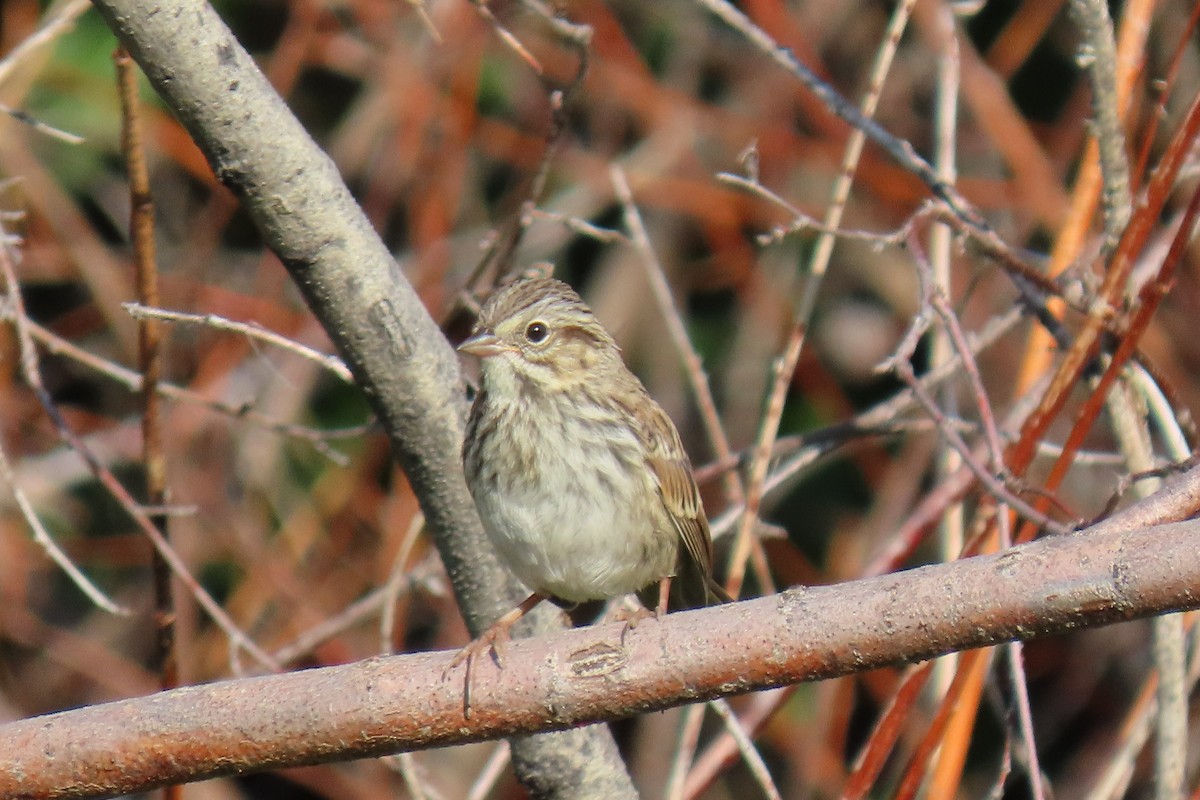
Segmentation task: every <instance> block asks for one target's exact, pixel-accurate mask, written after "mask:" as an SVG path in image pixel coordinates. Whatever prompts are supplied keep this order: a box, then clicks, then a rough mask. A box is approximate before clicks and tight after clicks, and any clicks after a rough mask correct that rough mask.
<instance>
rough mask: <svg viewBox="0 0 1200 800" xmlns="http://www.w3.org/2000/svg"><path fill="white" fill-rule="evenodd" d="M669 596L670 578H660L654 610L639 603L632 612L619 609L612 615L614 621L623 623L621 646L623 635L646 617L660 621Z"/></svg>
mask: <svg viewBox="0 0 1200 800" xmlns="http://www.w3.org/2000/svg"><path fill="white" fill-rule="evenodd" d="M670 596H671V576H670V575H668V576H667V577H665V578H660V579H659V581H658V605H656V606H655V607H654V610H653V611H651V610H650V609H648V608H646V606H644V605H642V604H641V603H640V602H639V603H638V607H637V608H636V609H634V610H633V611H626V610H625V609H620V610H618V611H617V613H616V614H615V615H614V618H615V620H617V621H622V620H623V621H624V622H625V627H624V628H623V629H622V630H621V644H624V643H625V634H627V633H629V632H630V631H631V630H633V629H634V628H636V627H637V625H638V623H639V622H641V621H642V620H644V619H646V618H647V617H654V619H656V620H661V619H662V618H663V615H664V614H666V613H667V600H668V598H669V597H670Z"/></svg>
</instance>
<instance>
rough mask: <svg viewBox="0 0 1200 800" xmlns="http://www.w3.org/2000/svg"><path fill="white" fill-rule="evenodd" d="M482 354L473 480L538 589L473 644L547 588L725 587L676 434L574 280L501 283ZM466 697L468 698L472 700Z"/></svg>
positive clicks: (474, 646) (487, 519)
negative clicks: (675, 582)
mask: <svg viewBox="0 0 1200 800" xmlns="http://www.w3.org/2000/svg"><path fill="white" fill-rule="evenodd" d="M458 349H459V350H460V351H462V352H464V353H470V354H471V355H475V356H479V357H480V358H481V359H482V360H483V363H482V380H481V386H480V389H479V393H478V395H477V396H476V398H475V404H474V406H473V407H472V409H471V416H470V420H469V422H468V424H467V435H466V441H465V443H464V446H463V465H464V469H465V471H466V478H467V485H468V486H469V488H470V490H471V494H472V496H473V497H474V498H475V505H476V507H477V508H478V509H479V515H480V517H481V518H482V520H483V525H484V528H485V530H486V531H487V533H488V536H489V538H490V539H491V541H492V544H493V545H494V546H495V548H496V550H497V552H499V554H500V556H501V557H502V559H503V560H504V562H505V563H506V564H507V565H508V566H509V567H510V568H511V569H512V571H513V572H514V573H515V574H516V575H517V577H518V578H520V579H521V581H522V582H523V583H525V585H526V586H528V587H529V588H530V589H531V590H532V591H533V594H531V595H530V596H529V598H528V599H526V600H525V602H523V603H522V604H521V605H520V606H518V607H517V608H515V609H513V610H512V611H511V612H509V613H508V614H506V615H504V616H503V617H501V618H500V620H498V621H497V622H496V623H495V624H494V625H493V626H492V627H491V628H490V629H488V631H486V632H485V633H484V634H483V635H481V636H480V637H479V638H478V639H476V640H475V641H474V642H472V643H471V644H469V645H468V646H467V647H465V648H464V649H463V650H462V651H460V653H459V654H458V656H456V658H455V659H454V661H453V662H452V664H451V666H454V665H457V664H460V663H462V662H463V661H464V660H468V666H467V669H468V675H467V685H468V688H469V686H470V674H469V672H470V660H469V659H473V657H474V656H475V655H476V654H477V653H478V652H481V651H483V650H485V649H486V648H487V647H488V646H489V645H491V646H492V647H493V649H494V652H495V653H496V656H497V659H498V660H499V658H500V657H501V655H502V654H501V652H500V650H499V648H501V647H502V646H503V642H504V640H505V639H507V636H508V629H509V628H510V627H511V626H512V625H513V623H515V622H516V621H517V620H518V619H520V618H521V617H522V616H523V615H524V614H525V613H526V612H528V611H529V610H530V609H531V608H533V607H534V606H535V605H537V604H538V603H539V602H541V601H542V600H544V599H546V598H548V597H553V598H557V599H559V600H561V601H567V602H569V603H579V602H584V601H588V600H606V599H609V598H612V597H618V596H620V595H625V594H629V593H632V592H639V591H641V590H644V589H647V588H648V587H650V586H651V585H652V584H655V583H658V584H659V593H658V604H657V606H656V615H657V614H662V613H664V612H665V611H666V603H667V596H668V587H669V586H670V581H671V578H672V577H676V576H678V582H679V583H680V584H682V585H681V586H680V587H679V588H680V589H681V590H682V591H681V592H679V594H680V595H681V597H682V605H684V606H687V607H695V606H701V605H706V604H708V603H710V602H714V601H727V600H729V599H730V598H729V596H728V595H727V594H726V593H725V592H724V590H723V589H722V588H721V587H720V586H719V585H718V584H717V583H716V581H714V580H713V577H712V561H713V552H712V538H711V535H710V533H709V529H708V520H707V518H706V517H705V515H704V508H703V507H702V506H701V503H700V493H699V492H698V491H697V489H696V481H695V479H694V477H693V476H692V468H691V463H690V462H689V461H688V457H687V454H686V453H685V452H684V450H683V445H682V444H681V442H680V440H679V433H678V431H676V429H675V425H674V424H673V423H672V422H671V420H670V418H669V417H668V416H667V414H666V412H664V411H663V410H662V408H660V407H659V405H658V404H657V403H655V402H654V400H653V399H651V397H650V395H649V394H648V393H647V392H646V389H645V387H644V386H642V383H641V381H639V380H638V379H637V377H635V376H634V374H633V373H632V372H630V371H629V369H628V368H627V367H626V366H625V363H624V362H623V361H622V360H621V352H620V349H619V348H618V347H617V344H616V342H614V341H613V338H612V337H611V336H610V335H609V334H608V332H607V331H606V330H604V328H603V327H601V325H600V323H599V322H598V321H597V320H596V317H595V315H594V314H593V313H592V311H591V309H590V308H588V307H587V305H586V304H585V303H584V302H583V300H581V299H580V297H579V295H577V294H576V293H575V291H574V290H573V289H571V287H570V286H568V285H567V284H565V283H563V282H562V281H558V280H554V279H553V278H542V277H538V278H527V279H523V280H518V281H516V282H514V283H512V284H510V285H508V286H506V287H504V288H502V289H500V290H498V291H497V292H496V293H495V294H493V295H492V297H491V298H490V299H489V300H488V301H487V303H486V304H485V305H484V307H483V309H482V310H481V311H480V314H479V319H478V321H477V322H476V324H475V329H474V331H473V335H472V336H471V338H469V339H468V340H467V341H465V342H463V343H462V344H461V345H460V346H459V348H458ZM468 708H469V701H468Z"/></svg>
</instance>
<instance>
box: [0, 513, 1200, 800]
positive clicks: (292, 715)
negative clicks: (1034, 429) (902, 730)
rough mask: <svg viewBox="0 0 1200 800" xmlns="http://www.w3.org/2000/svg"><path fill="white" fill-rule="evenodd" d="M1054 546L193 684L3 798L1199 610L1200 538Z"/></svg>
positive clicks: (31, 756) (74, 733)
mask: <svg viewBox="0 0 1200 800" xmlns="http://www.w3.org/2000/svg"><path fill="white" fill-rule="evenodd" d="M1100 527H1101V526H1098V527H1097V528H1096V529H1092V530H1090V531H1083V532H1080V533H1077V534H1073V535H1070V536H1055V537H1050V538H1046V539H1043V540H1040V541H1037V542H1033V543H1031V544H1029V545H1025V546H1022V547H1017V548H1014V549H1012V550H1009V551H1006V552H1004V553H1002V554H1000V555H996V556H984V557H978V558H971V559H965V560H962V561H957V562H954V563H951V564H939V565H935V566H929V567H923V568H920V569H914V570H911V571H908V572H903V573H897V574H894V575H886V576H882V577H879V578H871V579H867V580H860V581H852V582H848V583H843V584H838V585H835V586H823V587H809V588H800V589H794V590H791V591H787V592H784V593H783V594H780V595H777V596H774V597H767V598H760V599H757V600H749V601H744V602H740V603H734V604H730V605H725V606H721V607H718V608H710V609H705V610H701V611H693V612H684V613H678V614H672V615H670V616H669V617H666V618H664V619H663V620H661V621H659V622H655V621H646V622H643V623H642V624H641V625H639V626H638V627H637V628H636V629H635V630H632V631H629V632H628V633H627V634H626V635H625V637H624V641H623V642H622V631H623V628H622V626H621V625H620V624H612V625H603V626H596V627H590V628H581V629H577V630H573V631H568V632H566V633H561V634H556V635H552V636H542V637H537V638H534V639H526V640H522V641H518V642H513V643H512V645H511V646H510V647H509V649H508V652H507V657H506V660H505V668H504V669H503V670H500V669H497V667H496V666H495V665H494V664H492V663H491V662H486V663H481V664H479V665H478V666H477V668H476V670H475V678H474V680H475V685H474V687H473V691H472V707H471V711H472V713H471V719H470V720H469V721H468V720H466V719H464V717H463V707H462V689H463V683H462V672H461V670H459V671H455V672H452V673H451V674H450V675H449V677H448V678H443V675H442V671H443V669H444V668H445V667H446V665H447V663H448V661H449V654H447V653H444V652H437V653H421V654H417V655H404V656H394V657H389V658H375V659H369V660H367V661H362V662H358V663H355V664H348V665H344V666H338V667H328V668H323V669H313V670H308V671H304V672H295V673H290V674H286V675H271V676H265V677H256V678H244V679H240V680H231V681H225V682H221V683H214V684H210V685H205V686H191V687H186V688H182V689H175V690H172V691H168V692H163V693H160V694H157V695H153V696H150V697H143V698H137V699H132V700H124V701H120V702H115V703H107V704H104V705H98V706H92V707H89V708H82V709H77V710H73V711H65V712H62V713H58V714H52V715H49V716H44V717H36V718H32V719H27V720H22V721H19V722H14V723H9V724H7V725H4V726H0V796H3V797H34V796H37V797H89V796H98V795H108V794H117V793H126V792H134V791H142V790H145V789H148V788H151V787H153V786H157V785H162V784H165V783H174V782H182V781H191V780H197V779H200V778H208V777H213V776H217V775H227V774H233V773H244V772H249V771H252V770H259V769H266V768H273V767H284V766H295V765H301V764H315V763H321V762H328V761H336V760H343V759H350V758H359V757H365V756H375V755H380V754H384V753H393V752H397V751H403V750H414V749H419V748H427V747H437V746H444V745H451V744H462V743H465V742H475V741H480V740H483V739H494V738H498V737H502V736H511V735H513V734H525V733H531V732H534V731H545V730H554V729H565V728H570V727H573V726H576V725H580V724H583V723H588V722H596V721H601V720H612V719H618V718H621V717H627V716H629V715H632V714H640V713H645V712H648V711H654V710H658V709H663V708H667V707H669V706H674V705H679V704H682V703H688V702H693V701H697V700H704V699H708V698H714V697H720V696H726V695H734V694H739V693H743V692H749V691H754V690H758V689H766V688H770V687H775V686H781V685H784V684H792V683H798V682H802V681H809V680H818V679H822V678H831V677H835V676H838V675H845V674H847V673H851V672H858V671H863V670H868V669H874V668H877V667H882V666H886V665H890V664H898V663H904V662H913V661H919V660H922V659H927V658H930V657H933V656H936V655H939V654H941V653H946V652H949V651H952V650H962V649H966V648H972V647H981V646H985V645H991V644H996V643H999V642H1003V641H1007V640H1011V639H1031V638H1036V637H1039V636H1045V635H1049V634H1056V633H1064V632H1067V631H1071V630H1074V629H1077V628H1083V627H1091V626H1097V625H1105V624H1109V623H1113V622H1120V621H1124V620H1129V619H1134V618H1138V617H1145V616H1149V615H1153V614H1160V613H1164V612H1169V611H1177V610H1184V609H1191V608H1196V607H1200V559H1197V558H1196V553H1197V552H1200V521H1197V520H1192V521H1188V522H1181V523H1173V524H1167V525H1159V526H1156V527H1150V528H1142V529H1138V530H1134V531H1128V530H1125V531H1114V530H1113V528H1114V527H1115V526H1114V525H1112V524H1108V525H1105V526H1103V527H1105V528H1107V532H1105V531H1102V530H1100Z"/></svg>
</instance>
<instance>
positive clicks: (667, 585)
mask: <svg viewBox="0 0 1200 800" xmlns="http://www.w3.org/2000/svg"><path fill="white" fill-rule="evenodd" d="M670 597H671V576H670V575H668V576H666V577H665V578H663V579H661V580H660V581H659V582H658V606H657V607H655V609H654V618H655V619H662V618H663V615H664V614H666V613H667V600H668V599H670Z"/></svg>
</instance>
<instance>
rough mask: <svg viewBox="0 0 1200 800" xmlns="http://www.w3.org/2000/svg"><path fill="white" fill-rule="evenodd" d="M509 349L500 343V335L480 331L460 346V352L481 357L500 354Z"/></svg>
mask: <svg viewBox="0 0 1200 800" xmlns="http://www.w3.org/2000/svg"><path fill="white" fill-rule="evenodd" d="M507 349H508V348H507V347H505V346H504V345H502V344H500V337H498V336H497V335H496V334H494V333H478V334H476V335H474V336H472V337H471V338H470V339H467V340H466V341H465V342H463V343H462V344H460V345H459V346H458V352H460V353H469V354H470V355H473V356H479V357H480V358H487V357H488V356H496V355H500V354H501V353H503V352H504V351H505V350H507Z"/></svg>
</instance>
